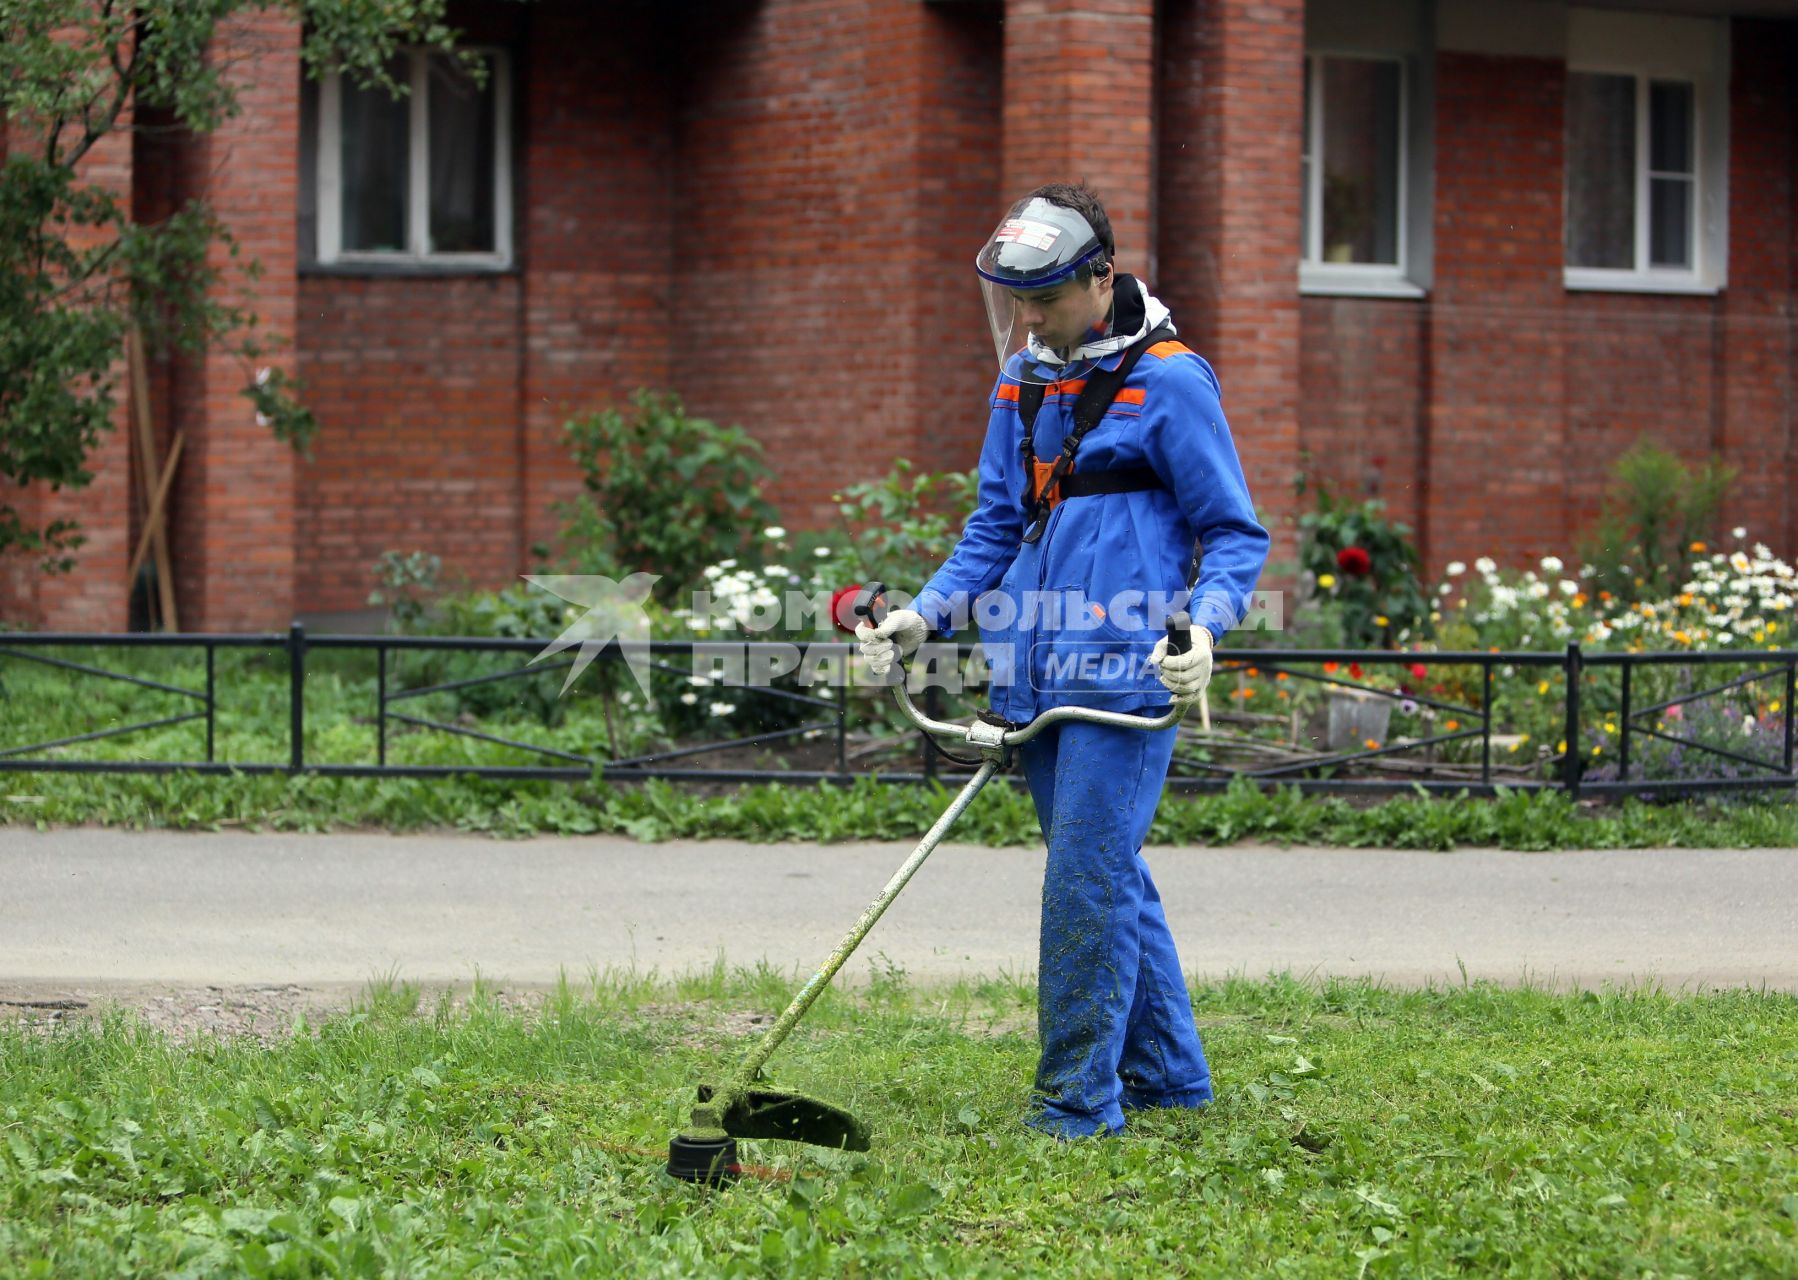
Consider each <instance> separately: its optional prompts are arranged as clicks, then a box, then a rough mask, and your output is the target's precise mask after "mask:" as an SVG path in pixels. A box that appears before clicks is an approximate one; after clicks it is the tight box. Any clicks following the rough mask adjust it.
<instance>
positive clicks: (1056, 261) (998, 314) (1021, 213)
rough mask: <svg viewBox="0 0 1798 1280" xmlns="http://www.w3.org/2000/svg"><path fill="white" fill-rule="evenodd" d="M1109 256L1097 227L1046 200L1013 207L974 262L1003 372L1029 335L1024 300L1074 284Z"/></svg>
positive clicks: (1031, 201) (1027, 201)
mask: <svg viewBox="0 0 1798 1280" xmlns="http://www.w3.org/2000/svg"><path fill="white" fill-rule="evenodd" d="M1104 252H1105V246H1104V245H1103V244H1101V243H1100V242H1099V237H1098V234H1097V233H1096V232H1095V231H1094V230H1093V228H1092V224H1091V223H1089V222H1088V221H1087V220H1086V219H1085V218H1083V217H1081V216H1080V215H1079V214H1078V213H1076V212H1075V211H1074V210H1072V209H1065V208H1063V207H1062V206H1061V205H1058V204H1053V203H1051V202H1050V201H1048V200H1045V199H1043V198H1042V197H1041V196H1036V197H1032V198H1029V199H1025V200H1020V201H1019V202H1018V203H1017V204H1015V205H1013V206H1012V207H1011V211H1010V212H1008V213H1007V214H1006V215H1005V217H1004V218H1003V219H1002V220H1001V221H1000V223H999V225H998V226H997V227H995V228H994V229H993V234H992V235H990V236H988V237H987V241H986V246H985V247H984V248H983V249H981V251H980V255H979V256H978V257H977V258H975V259H974V270H975V271H977V272H979V274H980V291H981V293H982V294H983V295H984V296H985V299H986V318H987V324H988V325H989V326H990V327H991V329H992V335H993V351H994V353H995V354H996V355H997V356H998V358H999V368H1000V369H1002V370H1003V369H1004V368H1005V362H1006V360H1007V359H1009V358H1010V357H1011V356H1012V354H1013V353H1014V352H1016V351H1018V350H1019V349H1020V348H1022V347H1023V346H1024V343H1025V340H1026V339H1027V338H1028V337H1029V323H1028V317H1026V316H1024V315H1023V314H1022V312H1023V310H1024V301H1025V299H1027V298H1028V297H1029V295H1030V294H1031V293H1032V292H1033V291H1035V290H1039V289H1049V288H1052V287H1054V286H1056V285H1059V284H1065V283H1067V282H1068V281H1069V280H1072V279H1073V278H1074V276H1075V273H1076V272H1078V271H1079V270H1080V268H1081V267H1083V266H1086V265H1087V264H1089V263H1091V262H1092V261H1093V260H1094V259H1095V258H1097V257H1099V256H1100V255H1101V254H1103V253H1104Z"/></svg>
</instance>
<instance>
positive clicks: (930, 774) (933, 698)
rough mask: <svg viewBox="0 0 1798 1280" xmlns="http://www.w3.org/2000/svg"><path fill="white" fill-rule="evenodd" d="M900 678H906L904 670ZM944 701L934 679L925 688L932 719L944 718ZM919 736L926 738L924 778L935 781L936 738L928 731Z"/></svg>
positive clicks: (925, 707) (926, 704)
mask: <svg viewBox="0 0 1798 1280" xmlns="http://www.w3.org/2000/svg"><path fill="white" fill-rule="evenodd" d="M900 678H901V679H903V678H904V673H903V672H902V673H901V675H900ZM942 701H943V700H942V697H941V693H940V690H939V689H938V687H937V683H936V681H934V680H932V681H931V682H930V683H929V684H928V685H927V686H925V689H924V714H925V715H927V716H929V717H930V718H931V719H932V720H941V719H942V718H943V707H942ZM918 736H919V737H920V738H922V739H924V780H925V781H926V782H935V781H936V754H937V752H936V739H934V738H932V737H931V736H930V735H929V734H928V733H921V734H919V735H918Z"/></svg>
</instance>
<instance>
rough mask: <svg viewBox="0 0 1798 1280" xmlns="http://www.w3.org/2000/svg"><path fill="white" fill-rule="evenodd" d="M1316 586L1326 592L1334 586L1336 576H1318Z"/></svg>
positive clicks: (1325, 574)
mask: <svg viewBox="0 0 1798 1280" xmlns="http://www.w3.org/2000/svg"><path fill="white" fill-rule="evenodd" d="M1317 585H1318V586H1320V587H1322V588H1323V589H1324V590H1325V591H1328V590H1329V589H1330V588H1331V587H1333V586H1335V585H1336V575H1335V574H1333V573H1320V574H1318V575H1317Z"/></svg>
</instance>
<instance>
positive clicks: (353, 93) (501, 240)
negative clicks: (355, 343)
mask: <svg viewBox="0 0 1798 1280" xmlns="http://www.w3.org/2000/svg"><path fill="white" fill-rule="evenodd" d="M477 57H478V62H479V65H480V66H481V68H482V69H483V71H484V74H483V75H480V76H477V75H475V74H472V73H471V71H470V69H469V68H468V66H467V65H466V63H465V62H464V61H463V60H462V59H460V58H459V57H456V56H453V55H449V54H445V53H442V52H439V51H425V50H413V51H410V52H407V53H402V54H400V55H399V56H398V57H397V58H396V59H395V61H394V64H393V75H394V78H395V79H396V80H398V81H400V82H401V83H403V84H405V85H406V86H407V87H408V93H407V94H406V96H405V97H403V98H396V97H394V96H393V95H392V94H390V93H388V92H387V91H386V90H385V89H382V88H379V87H373V88H366V89H365V88H362V87H360V86H358V85H356V84H355V83H353V82H352V81H350V80H348V79H345V78H343V77H341V76H337V75H330V76H327V77H325V79H324V81H323V82H322V83H321V84H320V85H319V86H318V89H317V91H316V94H314V95H309V97H310V100H311V101H312V102H315V103H316V113H317V120H316V126H315V128H313V129H309V130H307V133H308V134H309V135H310V136H309V138H307V139H305V140H303V145H302V155H303V156H304V154H305V153H306V152H307V151H310V152H312V155H311V158H310V162H309V163H306V168H307V170H308V174H309V176H311V177H312V178H313V179H314V182H315V184H316V187H315V191H314V192H313V193H309V194H310V195H311V196H312V197H313V198H311V199H306V200H304V202H303V204H302V211H301V213H302V241H303V242H304V241H306V240H308V239H309V240H311V241H312V242H313V248H314V250H315V252H314V255H313V257H314V260H316V261H317V262H319V263H326V264H331V263H343V264H377V263H388V264H393V265H444V266H476V267H480V266H488V267H504V266H507V265H509V264H510V263H511V260H512V207H511V173H510V168H511V163H510V161H511V158H510V146H509V116H510V111H509V92H508V91H509V85H510V67H509V65H508V60H507V58H506V55H505V54H504V53H503V52H501V51H499V50H481V51H478V52H477ZM304 248H305V245H304V243H303V244H302V251H303V250H304Z"/></svg>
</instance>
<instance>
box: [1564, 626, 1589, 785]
mask: <svg viewBox="0 0 1798 1280" xmlns="http://www.w3.org/2000/svg"><path fill="white" fill-rule="evenodd" d="M1584 670H1585V663H1584V661H1583V660H1582V659H1581V658H1580V651H1579V645H1578V644H1577V643H1574V644H1570V645H1568V646H1567V725H1566V730H1565V737H1566V739H1567V754H1566V755H1565V756H1564V757H1562V767H1563V768H1564V769H1565V771H1566V775H1567V776H1566V778H1565V779H1564V781H1565V784H1566V787H1567V798H1568V799H1569V800H1573V801H1578V800H1579V774H1580V755H1579V695H1580V680H1581V676H1582V673H1583V672H1584Z"/></svg>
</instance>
